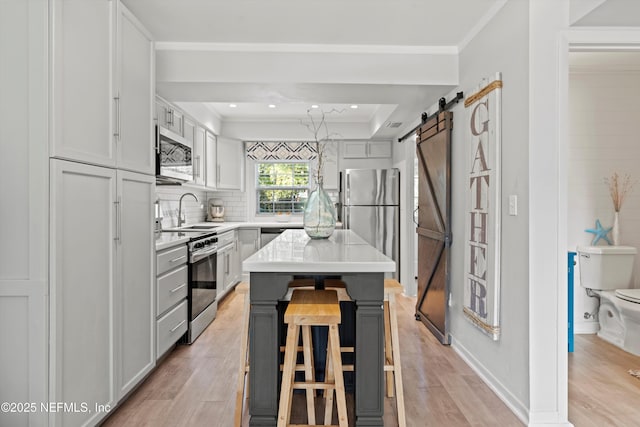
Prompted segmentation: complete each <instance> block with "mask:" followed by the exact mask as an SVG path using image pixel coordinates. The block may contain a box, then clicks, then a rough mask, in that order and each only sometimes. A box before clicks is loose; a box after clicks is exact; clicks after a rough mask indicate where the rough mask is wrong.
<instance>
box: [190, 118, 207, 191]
mask: <svg viewBox="0 0 640 427" xmlns="http://www.w3.org/2000/svg"><path fill="white" fill-rule="evenodd" d="M185 123H186V121H185ZM206 132H207V131H206V130H205V128H203V127H202V126H200V125H196V127H195V130H194V134H195V136H194V139H193V154H192V158H193V183H194V184H196V185H205V183H206V182H205V172H206V170H205V140H206Z"/></svg>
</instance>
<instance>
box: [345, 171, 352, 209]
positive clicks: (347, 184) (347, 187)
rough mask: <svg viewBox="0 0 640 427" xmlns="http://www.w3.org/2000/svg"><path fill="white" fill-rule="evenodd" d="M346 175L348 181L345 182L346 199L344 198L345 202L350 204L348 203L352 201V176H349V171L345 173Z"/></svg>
mask: <svg viewBox="0 0 640 427" xmlns="http://www.w3.org/2000/svg"><path fill="white" fill-rule="evenodd" d="M345 175H346V177H347V179H346V182H345V190H344V194H345V199H344V200H343V203H344V204H345V205H348V204H350V203H351V202H350V200H351V181H350V178H351V177H350V176H349V174H348V173H347V174H345Z"/></svg>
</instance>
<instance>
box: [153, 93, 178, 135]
mask: <svg viewBox="0 0 640 427" xmlns="http://www.w3.org/2000/svg"><path fill="white" fill-rule="evenodd" d="M156 116H157V119H158V125H160V126H162V127H163V128H166V129H169V130H170V131H172V132H173V133H177V134H178V135H180V136H184V127H183V125H184V123H183V120H184V114H183V113H182V111H180V110H178V109H177V108H176V107H174V106H173V105H171V104H170V103H169V102H167V101H165V100H164V99H162V98H160V97H159V96H156Z"/></svg>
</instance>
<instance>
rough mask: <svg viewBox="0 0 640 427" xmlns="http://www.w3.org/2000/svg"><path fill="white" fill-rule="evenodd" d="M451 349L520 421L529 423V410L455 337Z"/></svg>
mask: <svg viewBox="0 0 640 427" xmlns="http://www.w3.org/2000/svg"><path fill="white" fill-rule="evenodd" d="M451 338H452V340H451V341H452V342H451V348H453V350H454V351H455V352H456V353H458V355H459V356H460V357H461V358H462V360H464V361H465V363H466V364H467V365H469V367H471V369H473V371H474V372H475V373H476V374H477V375H478V376H479V377H480V379H482V381H484V383H485V384H486V385H487V386H488V387H489V388H490V389H491V390H492V391H493V392H494V393H495V394H496V395H497V396H498V398H499V399H500V400H502V401H503V402H504V404H505V405H507V407H508V408H509V409H510V410H511V412H513V413H514V414H515V416H516V417H518V418H519V419H520V421H522V422H523V423H524V424H525V425H527V424H528V423H529V415H528V414H529V410H528V409H527V407H526V406H525V405H524V404H523V403H522V402H520V400H518V398H517V397H515V396H514V395H513V394H512V393H511V392H509V390H507V388H506V387H505V386H504V385H503V384H502V383H501V382H500V381H498V379H497V378H496V377H494V376H493V374H491V372H489V371H488V370H487V369H486V368H485V367H484V366H483V365H482V364H481V363H480V362H479V361H478V359H476V358H475V357H474V356H473V354H472V353H471V352H470V351H469V350H467V349H466V348H465V347H464V346H463V345H461V344H460V343H459V342H458V341H457V340H456V339H455V337H453V336H452V337H451Z"/></svg>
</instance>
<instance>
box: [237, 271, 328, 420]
mask: <svg viewBox="0 0 640 427" xmlns="http://www.w3.org/2000/svg"><path fill="white" fill-rule="evenodd" d="M314 286H315V281H314V280H313V279H295V280H292V281H291V282H289V287H290V288H292V290H295V289H310V290H313V289H314ZM236 292H238V294H240V295H243V298H244V308H243V313H242V332H241V337H240V339H241V343H240V357H239V360H240V364H239V368H238V383H237V388H236V408H235V416H234V426H235V427H240V426H241V425H242V412H243V405H244V400H245V396H246V394H247V393H248V389H249V384H248V382H247V379H246V376H247V374H248V373H249V369H250V368H249V313H250V310H251V302H250V299H249V284H248V283H246V282H241V283H238V285H237V286H236ZM290 294H291V291H289V293H288V294H287V296H286V297H285V300H290V299H291V295H290ZM305 334H308V331H307V332H305V331H303V340H305ZM306 336H307V338H306V340H307V341H308V343H307V345H306V351H307V352H308V354H305V362H307V363H305V364H304V365H296V366H295V371H296V372H301V371H303V372H305V379H306V378H309V379H311V378H315V374H314V371H313V356H312V355H313V349H312V344H311V336H310V335H306ZM284 350H285V347H284V346H283V347H280V351H282V352H284ZM298 351H299V352H300V351H305V346H302V347H298ZM283 368H284V366H281V367H280V370H282V369H283ZM245 385H246V386H245ZM308 401H309V397H308Z"/></svg>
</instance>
